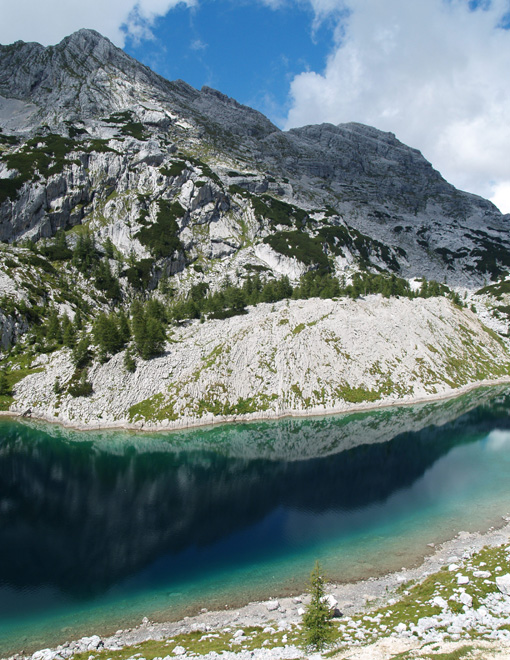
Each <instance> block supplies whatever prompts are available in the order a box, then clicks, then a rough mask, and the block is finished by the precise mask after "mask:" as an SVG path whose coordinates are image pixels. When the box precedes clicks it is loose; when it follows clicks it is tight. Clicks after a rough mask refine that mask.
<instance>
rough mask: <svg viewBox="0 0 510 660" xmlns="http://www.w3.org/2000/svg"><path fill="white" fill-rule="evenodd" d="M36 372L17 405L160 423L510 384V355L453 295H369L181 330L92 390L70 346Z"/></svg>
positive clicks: (75, 421) (265, 307)
mask: <svg viewBox="0 0 510 660" xmlns="http://www.w3.org/2000/svg"><path fill="white" fill-rule="evenodd" d="M367 336H369V337H373V338H374V341H373V342H369V343H367V341H366V337H367ZM458 337H461V338H462V339H461V340H459V341H457V340H456V339H454V338H458ZM30 369H31V371H32V373H30V374H29V375H27V376H26V377H25V378H23V379H22V380H20V381H19V382H18V383H17V384H16V386H15V391H14V401H13V402H12V404H11V406H10V411H11V412H14V413H19V414H21V415H28V414H30V415H31V416H32V417H34V418H40V419H44V420H45V421H55V422H58V423H60V424H63V425H66V426H71V427H75V428H78V429H107V428H122V429H124V428H129V429H133V430H148V431H156V430H172V429H182V428H191V427H194V426H201V425H204V426H208V425H212V424H218V423H229V422H234V421H252V420H253V421H254V420H257V419H278V418H282V417H287V416H307V417H310V416H323V415H325V414H330V413H335V414H337V413H344V412H354V411H361V410H371V409H374V408H379V407H383V406H388V405H395V404H398V405H400V404H415V403H419V402H421V401H431V400H434V399H440V398H443V397H445V396H446V397H450V396H458V395H459V394H461V393H463V392H466V391H469V389H471V388H473V387H476V386H478V385H480V384H482V385H483V384H485V385H489V384H496V383H502V382H506V381H507V380H508V378H509V374H510V354H509V352H508V348H507V347H506V345H505V344H504V342H503V341H502V340H501V339H500V338H499V337H498V336H497V335H495V333H492V332H491V331H489V330H488V329H487V328H485V327H484V326H483V325H482V324H481V323H480V321H479V320H478V319H477V317H476V316H475V314H474V313H472V312H471V311H470V310H467V309H459V308H456V307H455V306H454V305H453V304H452V303H451V302H450V301H449V300H446V299H445V298H429V299H424V300H423V301H421V300H418V301H417V300H407V299H399V298H392V299H385V298H383V297H381V296H379V295H372V296H367V297H366V298H365V299H363V300H344V299H342V300H319V299H309V300H293V301H281V302H279V303H276V304H274V305H270V304H267V303H263V304H260V305H257V306H256V307H253V308H250V310H249V312H248V313H247V314H246V315H241V316H236V317H233V318H229V319H226V320H223V321H215V320H210V321H206V322H204V323H199V322H196V323H192V324H190V325H188V326H186V327H180V328H176V329H175V330H174V333H173V335H172V337H171V338H169V341H168V343H167V345H166V347H165V352H164V353H163V354H162V355H160V356H157V357H154V358H153V359H151V360H141V359H137V363H136V370H135V371H134V372H132V373H130V372H127V371H126V369H125V367H124V355H123V352H120V353H117V354H116V355H114V356H112V357H111V358H110V359H109V360H108V361H107V362H106V363H104V364H96V363H95V364H94V365H93V366H92V367H90V369H89V371H88V379H89V381H90V385H91V393H90V394H89V395H87V396H72V395H71V394H70V393H69V392H68V391H67V389H66V388H67V386H68V384H69V383H70V382H71V381H72V378H73V375H74V374H75V366H74V365H73V362H72V355H71V351H70V350H69V349H66V348H64V349H61V350H59V351H56V352H55V353H52V354H49V355H46V354H43V355H38V356H37V357H36V358H35V360H34V361H33V362H32V364H31V365H30ZM56 383H58V387H56V385H55V384H56ZM28 411H30V412H28Z"/></svg>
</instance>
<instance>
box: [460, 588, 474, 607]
mask: <svg viewBox="0 0 510 660" xmlns="http://www.w3.org/2000/svg"><path fill="white" fill-rule="evenodd" d="M459 601H460V602H461V603H462V604H463V605H466V606H467V607H472V606H473V598H472V597H471V596H470V595H469V594H467V593H466V592H465V591H464V592H463V593H461V594H460V595H459Z"/></svg>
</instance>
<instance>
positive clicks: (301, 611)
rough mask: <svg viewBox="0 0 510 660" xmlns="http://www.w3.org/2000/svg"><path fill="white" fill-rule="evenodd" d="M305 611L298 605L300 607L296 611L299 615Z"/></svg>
mask: <svg viewBox="0 0 510 660" xmlns="http://www.w3.org/2000/svg"><path fill="white" fill-rule="evenodd" d="M305 612H306V610H305V608H304V607H300V608H299V609H298V611H297V613H298V614H299V616H303V614H304V613H305Z"/></svg>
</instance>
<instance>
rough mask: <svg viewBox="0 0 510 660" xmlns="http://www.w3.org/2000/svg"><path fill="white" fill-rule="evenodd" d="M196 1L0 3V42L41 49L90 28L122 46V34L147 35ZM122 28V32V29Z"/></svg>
mask: <svg viewBox="0 0 510 660" xmlns="http://www.w3.org/2000/svg"><path fill="white" fill-rule="evenodd" d="M195 2H196V0H138V1H137V0H107V1H106V2H105V1H104V0H86V2H84V1H83V0H65V1H64V2H62V0H17V2H10V1H9V0H0V8H1V16H2V20H1V21H0V43H2V44H10V43H12V42H14V41H17V40H19V39H21V40H22V41H37V42H39V43H41V44H43V45H45V46H48V45H52V44H56V43H58V42H59V41H61V40H62V39H63V38H64V37H66V36H67V35H69V34H71V33H72V32H75V31H76V30H80V29H81V28H91V29H94V30H97V31H98V32H101V34H103V35H104V36H105V37H108V38H109V39H111V40H112V41H113V42H114V43H115V44H117V45H118V46H123V45H124V41H125V37H126V31H127V33H128V34H130V35H131V36H134V37H145V38H146V37H148V36H150V27H151V25H152V24H153V22H154V20H155V19H156V18H157V17H158V16H164V15H165V14H167V13H168V12H169V11H170V9H172V8H173V7H175V6H176V5H179V4H184V5H186V6H188V7H192V6H194V5H195ZM122 28H124V29H122Z"/></svg>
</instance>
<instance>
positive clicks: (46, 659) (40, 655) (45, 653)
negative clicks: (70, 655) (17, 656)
mask: <svg viewBox="0 0 510 660" xmlns="http://www.w3.org/2000/svg"><path fill="white" fill-rule="evenodd" d="M56 655H57V653H56V651H52V650H51V649H41V650H40V651H36V652H35V653H34V654H33V656H32V660H53V659H54V658H55V656H56Z"/></svg>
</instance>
